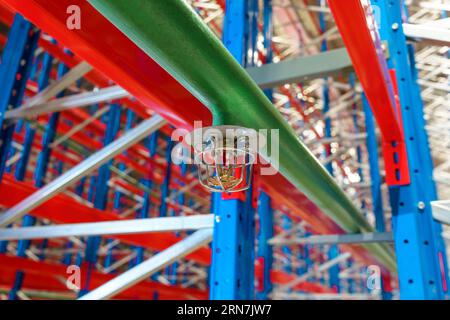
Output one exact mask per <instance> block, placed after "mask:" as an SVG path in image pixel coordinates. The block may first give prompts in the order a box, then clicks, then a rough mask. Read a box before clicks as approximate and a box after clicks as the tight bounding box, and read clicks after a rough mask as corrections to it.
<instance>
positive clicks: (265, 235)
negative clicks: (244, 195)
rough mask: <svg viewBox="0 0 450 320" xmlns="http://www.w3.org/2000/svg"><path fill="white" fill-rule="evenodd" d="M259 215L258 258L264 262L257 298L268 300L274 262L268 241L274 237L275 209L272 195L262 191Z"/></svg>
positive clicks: (259, 201)
mask: <svg viewBox="0 0 450 320" xmlns="http://www.w3.org/2000/svg"><path fill="white" fill-rule="evenodd" d="M258 215H259V235H258V258H257V259H258V260H259V261H260V263H262V269H263V270H262V277H261V281H262V283H261V284H259V286H258V287H259V289H260V290H259V291H258V292H257V293H256V298H257V299H259V300H267V299H268V295H269V294H270V292H271V291H272V282H271V281H270V271H271V270H272V264H273V250H272V246H270V245H269V244H268V241H269V240H270V239H271V238H272V237H273V232H274V231H273V211H272V208H271V201H270V197H269V196H268V195H267V194H266V193H265V192H261V193H260V195H259V199H258Z"/></svg>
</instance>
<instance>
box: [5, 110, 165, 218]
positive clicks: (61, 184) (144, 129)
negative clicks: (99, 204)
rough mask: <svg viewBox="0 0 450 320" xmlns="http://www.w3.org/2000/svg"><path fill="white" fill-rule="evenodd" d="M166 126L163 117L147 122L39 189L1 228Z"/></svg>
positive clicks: (8, 214)
mask: <svg viewBox="0 0 450 320" xmlns="http://www.w3.org/2000/svg"><path fill="white" fill-rule="evenodd" d="M165 123H166V120H164V119H163V118H162V117H160V116H159V115H155V116H153V117H152V118H150V119H147V120H144V121H143V122H141V123H140V124H139V125H137V126H136V127H135V128H133V129H131V130H130V131H128V132H126V133H125V134H124V135H123V136H121V137H120V138H118V139H117V140H115V141H114V142H112V143H110V144H108V145H107V146H106V147H104V148H103V149H101V150H99V151H97V152H96V153H94V154H92V155H91V156H90V157H89V158H87V159H85V160H84V161H82V162H81V163H79V164H78V165H76V166H75V167H73V168H72V169H70V170H68V171H67V172H65V173H64V174H63V175H61V176H59V177H58V178H56V179H55V180H53V181H52V182H50V183H49V184H47V185H45V186H44V187H42V188H41V189H39V190H37V191H36V192H34V193H33V194H31V195H30V196H28V197H27V198H25V199H24V200H22V201H21V202H19V203H18V204H16V205H15V206H14V207H12V208H10V209H8V210H7V211H6V212H5V214H3V215H2V216H1V217H0V227H6V226H8V225H9V224H11V223H13V222H14V221H16V220H18V219H20V218H21V217H22V216H24V215H25V214H27V213H29V212H30V211H31V210H33V209H34V208H36V207H37V206H39V205H40V204H42V203H43V202H45V201H47V200H48V199H50V198H51V197H53V196H55V195H56V194H58V193H59V192H61V191H63V190H64V189H65V188H67V187H68V186H70V185H71V184H73V183H75V182H77V181H79V180H80V179H81V178H82V177H84V176H86V175H88V174H89V173H91V172H92V171H94V170H95V169H97V168H98V167H100V166H101V165H102V164H104V163H105V162H107V161H108V160H110V159H112V158H114V157H115V156H116V155H118V154H120V153H122V152H123V151H125V150H126V149H127V148H129V147H130V146H132V145H134V144H136V143H138V142H139V141H141V140H142V139H144V138H145V137H147V136H149V135H150V134H151V133H153V132H154V131H156V130H158V129H159V128H161V127H162V126H163V125H164V124H165Z"/></svg>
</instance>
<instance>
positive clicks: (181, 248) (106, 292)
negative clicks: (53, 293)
mask: <svg viewBox="0 0 450 320" xmlns="http://www.w3.org/2000/svg"><path fill="white" fill-rule="evenodd" d="M212 235H213V229H205V230H199V231H196V232H195V233H193V234H192V235H190V236H189V237H187V238H184V239H183V240H181V241H180V242H178V243H176V244H174V245H173V246H171V247H169V248H168V249H166V250H164V251H161V252H160V253H158V254H156V255H154V256H153V257H151V258H150V259H148V260H146V261H144V262H142V263H141V264H139V265H137V266H136V267H134V268H132V269H130V270H128V271H126V272H124V273H122V274H121V275H119V276H117V277H116V278H114V279H112V280H111V281H108V282H107V283H105V284H104V285H102V286H100V287H98V288H97V289H95V290H93V291H91V292H90V293H87V294H85V295H84V296H82V297H81V298H79V299H78V300H103V299H109V298H111V297H113V296H115V295H116V294H118V293H120V292H122V291H124V290H126V289H127V288H129V287H131V286H132V285H134V284H136V283H138V282H139V281H142V280H144V279H146V278H148V277H149V276H151V275H152V274H154V273H155V272H157V271H158V270H161V269H162V268H164V267H166V266H168V265H170V264H171V263H173V262H175V261H177V260H179V259H181V258H183V257H185V256H186V255H188V254H189V253H191V252H193V251H194V250H196V249H197V248H199V247H202V246H204V245H206V244H208V243H209V242H211V240H212Z"/></svg>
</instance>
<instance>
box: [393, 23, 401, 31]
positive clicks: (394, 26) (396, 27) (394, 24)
mask: <svg viewBox="0 0 450 320" xmlns="http://www.w3.org/2000/svg"><path fill="white" fill-rule="evenodd" d="M399 27H400V26H399V24H398V23H397V22H395V23H393V24H392V30H394V31H397V30H398V28H399Z"/></svg>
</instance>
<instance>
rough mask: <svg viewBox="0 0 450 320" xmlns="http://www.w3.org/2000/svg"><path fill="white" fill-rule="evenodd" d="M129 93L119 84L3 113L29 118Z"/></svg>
mask: <svg viewBox="0 0 450 320" xmlns="http://www.w3.org/2000/svg"><path fill="white" fill-rule="evenodd" d="M129 96H130V94H129V93H128V92H127V91H126V90H125V89H122V88H121V87H119V86H112V87H108V88H102V89H99V90H96V91H91V92H83V93H79V94H74V95H70V96H66V97H64V98H60V99H56V100H52V101H50V102H46V103H41V104H36V105H33V106H31V107H26V108H25V107H22V108H18V109H13V110H10V111H8V112H7V113H5V119H19V118H30V117H35V116H38V115H41V114H45V113H50V112H60V111H64V110H68V109H73V108H80V107H87V106H91V105H93V104H96V103H100V102H105V101H111V100H115V99H122V98H126V97H129Z"/></svg>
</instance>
